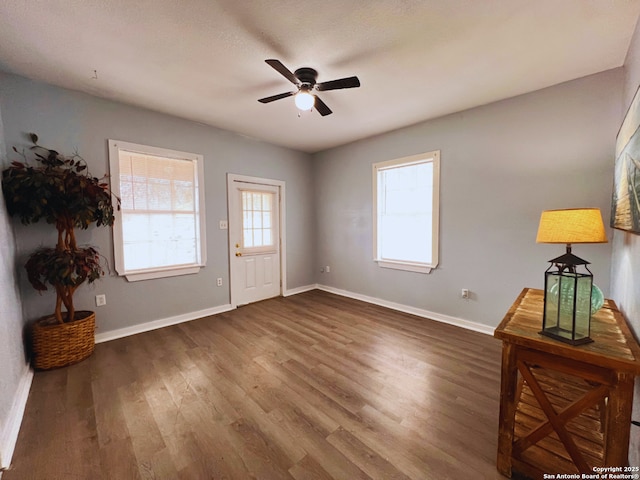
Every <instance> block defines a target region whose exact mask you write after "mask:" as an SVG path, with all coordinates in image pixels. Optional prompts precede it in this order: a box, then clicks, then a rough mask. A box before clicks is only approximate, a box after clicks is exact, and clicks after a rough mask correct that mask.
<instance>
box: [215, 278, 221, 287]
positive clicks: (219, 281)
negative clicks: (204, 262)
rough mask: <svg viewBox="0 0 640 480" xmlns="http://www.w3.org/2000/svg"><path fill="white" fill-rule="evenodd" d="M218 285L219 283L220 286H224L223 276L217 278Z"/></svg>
mask: <svg viewBox="0 0 640 480" xmlns="http://www.w3.org/2000/svg"><path fill="white" fill-rule="evenodd" d="M216 285H218V286H219V287H221V286H222V278H221V277H218V278H217V280H216Z"/></svg>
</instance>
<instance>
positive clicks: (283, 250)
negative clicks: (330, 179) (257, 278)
mask: <svg viewBox="0 0 640 480" xmlns="http://www.w3.org/2000/svg"><path fill="white" fill-rule="evenodd" d="M234 182H243V183H253V184H255V185H269V186H272V187H278V191H279V197H280V202H279V205H278V207H279V215H280V231H279V232H278V234H279V236H280V295H281V296H282V295H283V292H286V291H287V235H286V232H287V229H286V226H287V222H286V218H285V212H286V208H285V206H286V201H285V200H286V197H285V182H284V181H283V180H273V179H270V178H261V177H251V176H247V175H239V174H235V173H227V219H228V223H227V228H228V230H227V256H228V257H227V262H228V266H229V303H230V304H231V308H236V307H237V306H238V304H237V293H236V294H235V295H234V293H233V286H234V284H235V282H234V276H235V273H234V271H233V268H232V267H231V260H232V259H231V256H232V255H233V252H232V251H231V250H232V248H231V246H232V245H233V241H232V239H231V232H232V229H231V224H232V222H233V221H234V220H233V219H232V215H231V191H232V188H231V187H232V185H233V183H234ZM234 251H235V250H234Z"/></svg>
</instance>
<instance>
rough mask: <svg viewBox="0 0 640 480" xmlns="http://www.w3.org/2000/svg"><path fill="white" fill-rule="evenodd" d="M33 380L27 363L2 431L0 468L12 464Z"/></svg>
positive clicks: (0, 438) (0, 433)
mask: <svg viewBox="0 0 640 480" xmlns="http://www.w3.org/2000/svg"><path fill="white" fill-rule="evenodd" d="M32 381H33V370H31V368H29V366H28V365H27V366H26V367H25V371H24V373H23V374H22V378H21V379H20V383H19V384H18V389H17V390H16V394H15V397H14V398H13V404H12V405H11V410H10V411H9V418H8V419H7V423H6V424H5V425H4V428H3V429H2V431H0V468H2V469H6V468H9V466H10V465H11V458H12V457H13V451H14V449H15V448H16V442H17V441H18V433H19V432H20V425H21V424H22V418H23V417H24V410H25V407H26V406H27V399H28V398H29V390H30V389H31V382H32ZM1 475H2V472H0V476H1Z"/></svg>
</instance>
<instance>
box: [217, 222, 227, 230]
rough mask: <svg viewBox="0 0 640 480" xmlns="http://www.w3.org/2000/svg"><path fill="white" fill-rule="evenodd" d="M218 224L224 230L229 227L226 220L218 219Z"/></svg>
mask: <svg viewBox="0 0 640 480" xmlns="http://www.w3.org/2000/svg"><path fill="white" fill-rule="evenodd" d="M218 225H219V227H220V230H226V229H227V228H229V224H228V223H227V221H226V220H220V223H219V224H218Z"/></svg>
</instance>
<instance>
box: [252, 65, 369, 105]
mask: <svg viewBox="0 0 640 480" xmlns="http://www.w3.org/2000/svg"><path fill="white" fill-rule="evenodd" d="M265 62H267V63H268V64H269V65H271V67H273V68H274V69H275V70H276V71H277V72H278V73H280V74H281V75H282V76H283V77H284V78H286V79H287V80H289V81H290V82H291V83H293V84H294V85H295V86H296V87H298V90H295V91H293V92H286V93H280V94H278V95H272V96H270V97H265V98H261V99H260V100H258V101H259V102H261V103H269V102H273V101H275V100H280V99H281V98H287V97H291V96H293V95H295V97H296V98H295V102H296V106H297V107H298V108H299V109H300V110H310V109H311V108H313V107H314V106H315V108H316V110H317V111H318V113H319V114H320V115H322V116H323V117H324V116H325V115H330V114H331V113H332V112H331V109H330V108H329V107H327V104H326V103H324V102H323V101H322V100H320V98H319V97H318V96H317V95H315V94H313V93H312V92H313V91H314V90H317V91H319V92H323V91H327V90H338V89H341V88H355V87H359V86H360V80H358V77H346V78H340V79H338V80H330V81H328V82H321V83H316V78H317V77H318V72H316V71H315V70H314V69H313V68H309V67H302V68H298V69H297V70H296V71H295V72H293V73H291V71H290V70H289V69H288V68H287V67H285V66H284V65H283V64H282V62H280V60H274V59H269V60H265Z"/></svg>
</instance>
